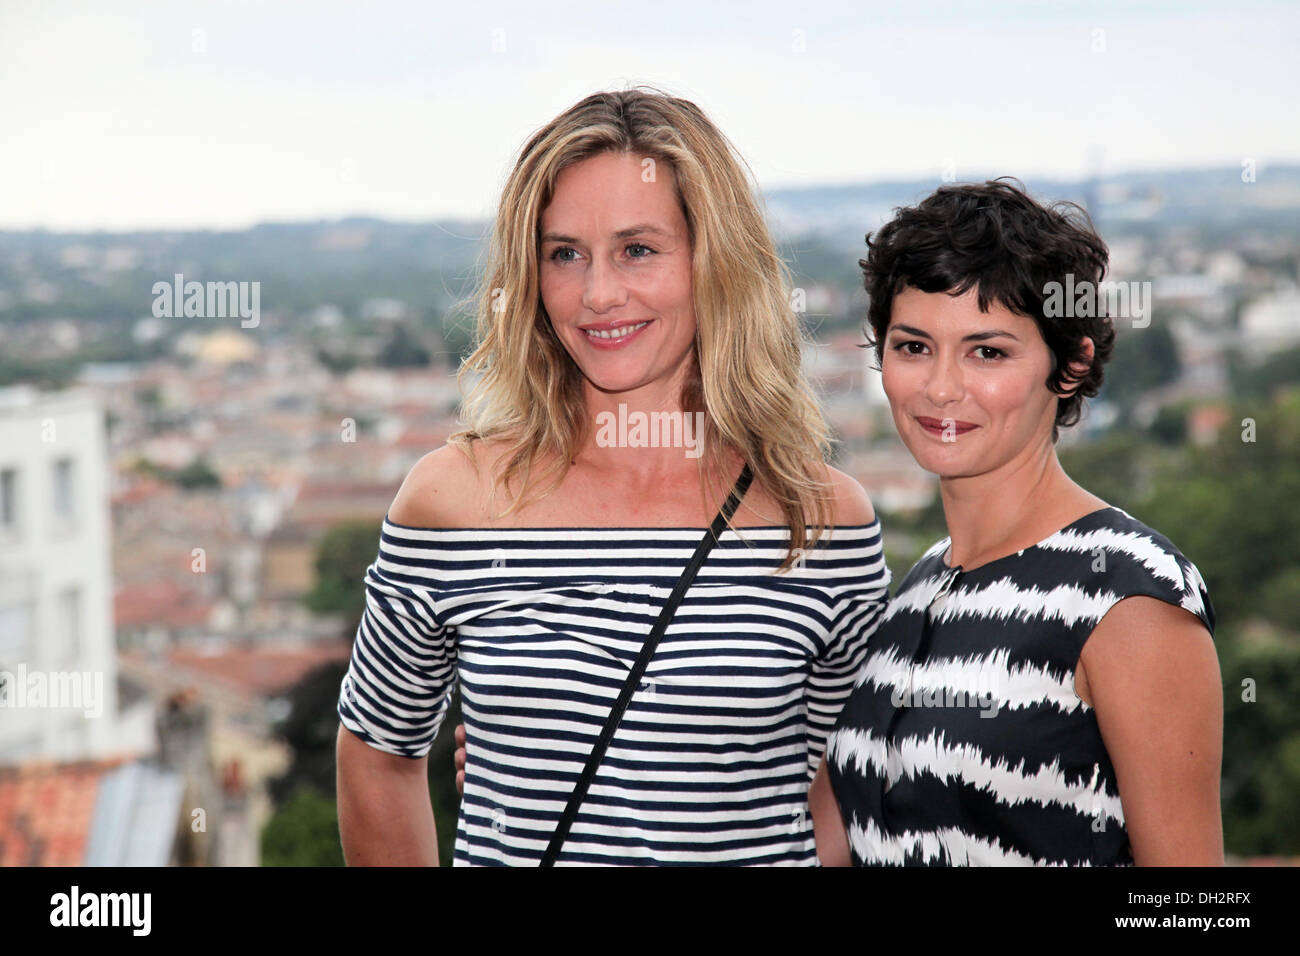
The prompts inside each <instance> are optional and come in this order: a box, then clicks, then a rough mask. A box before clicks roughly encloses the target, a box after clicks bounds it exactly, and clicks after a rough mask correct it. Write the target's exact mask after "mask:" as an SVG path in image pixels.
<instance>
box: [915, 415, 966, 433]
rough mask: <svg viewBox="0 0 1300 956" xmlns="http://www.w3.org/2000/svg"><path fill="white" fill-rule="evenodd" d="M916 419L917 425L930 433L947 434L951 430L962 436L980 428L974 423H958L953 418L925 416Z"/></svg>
mask: <svg viewBox="0 0 1300 956" xmlns="http://www.w3.org/2000/svg"><path fill="white" fill-rule="evenodd" d="M915 417H916V423H917V424H918V425H920V426H921V427H922V428H924V429H925V430H926V431H928V432H946V431H948V430H949V429H951V430H952V431H954V432H956V433H957V434H958V435H961V434H965V433H966V432H969V431H973V430H975V429H976V428H979V426H978V425H976V424H974V423H972V422H962V421H957V420H956V419H953V418H929V417H927V416H923V415H918V416H915Z"/></svg>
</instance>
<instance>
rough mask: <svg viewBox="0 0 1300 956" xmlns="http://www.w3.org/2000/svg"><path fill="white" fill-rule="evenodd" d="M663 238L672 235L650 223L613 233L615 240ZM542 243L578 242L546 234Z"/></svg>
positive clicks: (550, 233)
mask: <svg viewBox="0 0 1300 956" xmlns="http://www.w3.org/2000/svg"><path fill="white" fill-rule="evenodd" d="M644 235H652V236H663V237H664V238H665V239H671V238H672V237H673V233H671V232H669V231H668V230H667V229H663V228H661V227H660V226H656V225H655V224H654V223H651V222H642V223H638V224H637V225H635V226H628V227H627V228H626V229H620V230H619V231H618V232H616V233H614V236H613V238H615V239H628V238H630V237H632V236H644ZM541 241H542V242H578V240H577V239H575V238H574V237H573V236H562V235H560V234H559V233H557V232H548V233H544V234H543V235H542V240H541Z"/></svg>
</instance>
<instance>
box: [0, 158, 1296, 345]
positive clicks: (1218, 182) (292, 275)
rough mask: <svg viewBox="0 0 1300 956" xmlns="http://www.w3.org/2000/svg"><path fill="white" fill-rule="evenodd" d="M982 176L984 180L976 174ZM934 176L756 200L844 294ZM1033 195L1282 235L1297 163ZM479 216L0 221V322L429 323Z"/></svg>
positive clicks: (465, 259) (810, 269)
mask: <svg viewBox="0 0 1300 956" xmlns="http://www.w3.org/2000/svg"><path fill="white" fill-rule="evenodd" d="M980 178H983V177H980ZM938 185H939V182H938V181H937V180H913V181H909V182H884V183H861V184H854V185H844V186H818V187H807V188H799V189H778V190H773V191H771V192H769V193H768V194H767V195H766V197H765V201H766V204H767V209H768V214H769V218H770V220H771V222H772V224H773V228H774V232H775V233H776V234H777V235H778V237H779V239H780V242H781V245H782V253H783V255H784V256H785V257H786V259H787V260H788V261H789V262H790V263H791V264H792V267H793V268H794V270H795V273H796V276H797V277H798V280H799V281H800V282H802V283H806V284H811V283H825V284H827V285H831V286H837V287H839V288H841V289H843V290H846V291H849V290H851V289H852V288H853V287H854V286H856V285H857V283H858V277H857V266H856V260H857V258H858V255H859V254H861V253H862V252H863V251H865V250H864V247H863V236H864V234H865V233H866V232H867V231H868V230H874V229H876V228H877V227H878V226H879V225H880V224H881V223H882V222H883V221H884V220H885V218H886V217H888V216H889V215H890V214H891V211H892V209H893V208H894V207H895V206H898V205H903V204H908V203H912V202H915V201H917V200H918V199H920V198H921V197H923V196H925V195H926V194H927V193H928V192H930V191H931V190H932V189H934V188H935V187H936V186H938ZM1026 185H1027V186H1028V187H1029V189H1030V191H1031V192H1033V193H1034V194H1036V195H1038V196H1040V197H1043V198H1051V199H1071V200H1075V201H1077V202H1080V203H1083V204H1085V205H1086V206H1087V207H1088V208H1089V210H1090V211H1091V212H1092V213H1093V215H1094V218H1095V219H1096V220H1097V222H1098V224H1099V225H1100V227H1101V229H1102V232H1103V234H1104V235H1106V236H1108V237H1114V236H1118V235H1121V234H1124V233H1126V232H1129V231H1152V230H1160V229H1165V228H1169V227H1180V226H1192V227H1194V228H1196V229H1197V230H1198V231H1200V232H1202V233H1203V234H1205V235H1208V236H1211V237H1212V236H1213V235H1214V234H1216V233H1228V232H1234V231H1240V230H1242V229H1243V228H1250V229H1252V230H1257V231H1260V232H1263V233H1268V232H1270V231H1281V232H1286V233H1288V234H1294V233H1295V232H1296V231H1297V229H1298V228H1300V226H1298V224H1300V215H1297V214H1298V213H1300V166H1298V165H1292V166H1278V167H1263V168H1261V169H1260V170H1259V171H1258V173H1257V181H1256V182H1254V183H1249V184H1247V183H1243V182H1242V180H1241V170H1240V169H1238V168H1224V169H1216V170H1192V171H1166V172H1138V173H1126V174H1122V175H1115V176H1107V177H1104V178H1102V179H1100V180H1099V181H1096V182H1064V181H1056V180H1049V179H1041V180H1040V179H1034V178H1032V177H1031V178H1029V180H1028V181H1027V182H1026ZM486 231H487V224H486V223H485V222H463V221H447V222H433V223H418V224H408V223H395V222H387V221H384V220H378V219H361V218H358V219H345V220H339V221H333V222H302V223H264V224H261V225H258V226H256V227H254V228H252V229H247V230H242V231H237V232H229V231H227V232H221V231H193V232H139V233H52V232H48V231H44V230H35V231H25V232H4V231H0V322H14V321H23V320H28V319H36V318H47V317H61V316H67V317H73V318H84V319H94V320H107V321H113V322H126V321H129V320H133V319H136V318H139V317H141V316H145V315H148V314H149V310H150V305H151V303H152V296H151V294H150V289H151V287H152V285H153V283H154V282H156V281H159V280H170V279H171V277H172V276H173V275H174V274H175V273H177V272H179V273H182V274H183V275H184V276H185V279H186V280H199V281H206V280H242V281H260V282H261V283H262V307H263V309H266V310H274V311H278V312H280V313H283V314H286V315H288V316H294V315H298V314H301V313H304V312H307V311H309V310H311V309H314V308H315V307H317V306H319V305H321V304H323V303H331V304H334V305H336V306H338V307H339V308H340V309H341V310H342V311H343V313H344V314H345V315H347V316H349V317H355V316H357V315H358V314H359V313H360V311H361V308H362V304H363V303H364V302H366V301H367V300H372V299H376V298H389V299H398V300H401V301H402V302H403V303H405V305H406V307H407V309H408V313H409V314H410V315H412V316H413V317H415V318H417V319H419V320H421V321H423V322H429V323H433V324H436V323H438V322H440V321H442V320H443V319H444V317H445V316H446V314H447V311H448V310H449V309H450V307H451V306H452V304H453V303H454V302H455V301H457V300H458V299H460V298H462V297H464V296H466V295H468V294H469V292H470V291H471V289H472V287H473V283H474V281H475V279H476V277H477V268H478V264H479V261H480V256H481V253H482V251H483V239H484V237H485V235H486Z"/></svg>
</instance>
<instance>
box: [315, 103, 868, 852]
mask: <svg viewBox="0 0 1300 956" xmlns="http://www.w3.org/2000/svg"><path fill="white" fill-rule="evenodd" d="M754 195H755V194H754V189H753V187H752V185H751V182H750V180H749V178H748V177H747V176H746V173H745V172H744V166H743V163H742V162H741V161H740V160H739V158H738V157H737V156H736V154H735V152H734V150H733V148H732V147H731V146H730V144H729V143H728V141H727V140H726V138H725V137H724V136H723V135H722V134H721V133H720V132H719V131H718V130H717V129H716V128H715V127H714V125H713V124H712V123H711V122H710V121H709V120H708V118H707V117H705V116H704V114H703V113H702V112H701V111H700V110H699V109H698V108H697V107H696V106H695V105H694V104H692V103H690V102H687V101H685V100H682V99H678V98H674V97H671V96H667V95H664V94H662V93H660V92H658V91H654V90H645V89H637V90H627V91H620V92H609V93H598V94H594V95H592V96H590V97H587V98H586V99H584V100H582V101H581V102H580V103H578V104H576V105H575V106H573V107H572V108H570V109H569V110H566V111H565V112H564V113H563V114H561V115H560V116H559V117H557V118H556V119H555V120H553V121H552V122H550V123H549V124H547V125H546V126H545V127H544V128H542V129H541V130H540V131H539V132H537V133H536V134H535V135H534V136H533V137H532V138H531V139H530V140H529V141H528V142H527V144H526V145H525V146H524V148H523V150H522V152H521V154H520V156H519V158H518V161H517V163H516V164H515V167H514V169H513V172H512V173H511V175H510V177H509V180H508V182H507V184H506V186H505V189H504V191H503V194H502V196H501V202H500V207H499V211H498V214H497V218H496V221H495V225H494V227H493V234H492V240H491V246H490V262H489V264H488V267H487V269H486V271H485V275H484V283H483V287H482V290H481V293H480V295H479V306H478V337H479V341H478V347H477V349H476V350H475V352H474V353H473V354H472V355H471V356H470V358H469V359H468V360H467V361H466V363H465V365H464V367H463V368H462V370H461V374H462V376H476V377H477V381H476V384H475V385H474V387H473V389H472V390H471V391H470V392H469V395H468V397H467V400H466V403H465V416H466V419H467V423H468V425H469V427H468V428H466V429H465V430H464V431H461V432H458V433H456V434H455V435H453V436H452V437H451V439H450V440H449V442H448V444H447V445H446V446H444V447H442V448H439V449H438V450H436V451H434V452H432V453H430V454H429V455H427V456H425V458H424V459H422V460H421V461H420V462H419V463H418V464H417V465H416V466H415V467H414V468H413V469H412V471H411V473H410V474H409V475H408V476H407V478H406V480H405V482H403V484H402V487H401V489H400V490H399V491H398V494H397V497H396V499H395V500H394V502H393V504H392V507H391V508H390V510H389V513H388V515H387V517H386V519H385V521H384V525H383V534H382V537H381V539H380V542H379V554H378V558H377V560H376V561H375V562H374V564H372V565H371V567H370V568H369V569H368V571H367V575H366V582H365V583H366V589H367V608H366V613H365V616H364V619H363V621H362V623H361V625H360V627H359V629H358V632H357V637H356V642H355V646H354V651H353V656H352V662H351V666H350V669H349V672H348V674H347V676H346V678H345V679H344V681H343V686H342V688H341V692H340V696H339V708H338V710H339V717H340V720H341V723H342V726H341V727H340V731H339V739H338V767H339V769H338V797H339V822H340V830H341V833H342V838H343V845H344V851H345V854H346V856H347V859H348V862H349V863H354V864H355V863H379V864H436V863H437V862H438V859H439V848H438V846H437V842H436V837H435V831H434V821H433V819H432V814H431V810H430V804H429V794H428V789H427V784H426V767H425V761H426V755H427V753H428V750H429V747H430V745H431V743H432V741H433V739H434V736H435V735H436V734H437V732H438V730H439V726H440V724H441V722H442V718H443V715H444V714H445V711H446V707H447V704H448V701H449V698H450V695H451V692H452V690H453V688H454V686H455V685H456V684H457V682H458V681H459V685H460V688H461V692H462V699H463V708H464V715H465V729H466V735H467V750H468V754H469V766H468V771H467V774H466V777H465V780H464V797H463V800H462V804H461V811H460V819H459V822H458V827H457V836H456V847H455V857H454V860H455V863H457V864H463V865H470V864H489V865H536V864H537V863H539V862H541V861H543V858H544V856H545V855H546V854H547V851H548V847H549V846H552V845H553V841H554V843H555V844H557V845H559V849H558V856H555V855H554V854H555V853H556V851H555V850H554V849H552V850H551V856H550V860H551V861H553V862H556V863H559V864H633V865H635V864H648V865H654V864H683V865H689V864H786V865H805V866H806V865H814V864H815V863H816V852H815V848H814V844H813V834H812V829H811V825H810V822H809V821H808V820H807V807H808V803H807V795H808V787H809V782H810V780H811V777H812V774H813V771H814V770H815V769H816V767H817V766H818V764H819V763H820V761H821V756H822V753H823V750H824V745H825V737H826V734H827V731H828V730H829V728H830V726H831V725H832V724H833V722H834V720H835V718H836V716H837V714H838V711H839V707H840V704H841V703H842V701H843V700H844V698H845V696H846V695H847V694H848V693H849V691H850V689H851V688H852V685H853V679H854V677H855V675H856V673H857V670H858V667H859V664H860V663H861V661H862V659H863V655H864V652H865V647H866V642H867V638H868V636H869V635H870V634H871V632H872V629H873V628H874V625H875V621H876V620H877V618H878V616H879V615H880V612H881V610H882V608H883V606H884V602H885V600H886V598H887V593H888V571H887V570H886V567H885V563H884V560H883V554H882V551H881V541H880V529H879V524H878V522H877V520H876V517H875V514H874V512H873V510H872V507H871V504H870V502H869V500H868V498H867V496H866V494H865V492H864V491H863V489H862V488H861V486H860V485H858V484H857V482H855V481H853V480H852V479H850V478H848V477H847V476H845V475H843V474H841V473H840V472H838V471H836V470H835V469H832V468H829V467H827V466H826V465H825V463H824V461H825V455H826V453H827V451H828V447H829V442H828V437H827V434H828V429H827V426H826V423H825V421H824V419H823V417H822V413H821V410H820V408H819V405H818V402H817V400H816V398H815V396H814V394H813V393H812V391H811V390H810V388H809V385H808V383H807V382H806V381H805V379H804V376H803V374H802V372H801V367H800V347H801V343H802V337H801V331H800V327H799V325H798V320H797V317H796V316H795V315H794V314H792V312H791V309H790V307H789V301H788V276H787V274H786V271H785V269H784V266H783V264H782V262H781V261H780V259H779V257H778V256H777V254H776V251H775V248H774V245H773V242H772V239H771V237H770V235H769V233H768V230H767V227H766V225H765V223H764V220H763V217H762V214H761V212H760V210H759V208H758V206H757V204H756V202H755V198H754ZM738 475H740V476H745V477H748V476H752V484H750V485H749V486H748V490H747V491H746V490H745V486H744V483H743V482H741V483H738V484H736V485H735V486H734V487H733V482H736V480H737V477H738ZM728 489H732V491H733V495H732V498H733V501H734V500H736V499H738V500H739V507H738V508H737V509H736V510H735V512H734V515H732V516H731V517H730V519H726V518H725V516H723V515H719V516H718V519H717V520H724V521H725V525H717V527H718V528H719V529H724V528H725V529H724V530H721V533H720V534H718V535H717V536H716V539H714V540H716V544H715V545H714V547H713V550H712V551H711V552H709V553H708V555H707V557H706V558H705V560H704V563H703V565H702V566H700V568H699V571H698V576H697V577H696V578H695V579H694V583H693V584H691V585H690V586H689V588H688V589H687V590H686V591H685V595H684V597H683V598H682V599H681V603H680V605H679V606H678V607H677V610H676V613H675V616H673V617H672V619H671V623H669V624H668V626H667V628H666V630H665V631H664V632H663V635H662V639H661V641H660V643H659V644H658V646H657V648H655V650H654V652H653V655H652V656H651V657H650V659H649V664H648V665H647V666H646V669H645V671H644V675H643V678H639V679H638V678H634V679H633V680H632V681H630V682H629V681H628V680H627V679H628V676H629V672H632V673H634V674H635V673H636V672H635V670H634V669H633V668H634V662H635V661H636V659H637V657H638V652H639V651H640V650H641V649H642V646H643V644H644V643H645V642H646V641H647V636H648V635H649V634H650V633H651V631H652V629H653V626H654V625H655V622H656V620H657V619H658V617H659V614H660V611H661V609H662V608H663V606H664V604H665V602H666V601H667V600H668V597H669V594H670V592H672V591H673V590H674V586H675V583H676V582H677V581H678V579H679V575H681V574H682V571H683V569H684V567H686V566H687V564H688V563H689V562H690V560H691V558H692V553H693V552H694V551H695V549H696V546H697V544H699V543H700V542H701V537H702V535H704V534H705V533H706V531H707V529H709V527H710V525H711V524H712V523H714V522H715V513H717V512H718V510H719V505H720V504H722V502H723V500H724V498H725V497H727V492H728ZM625 682H626V683H627V686H628V687H629V689H630V692H631V697H630V699H628V701H627V709H626V712H625V714H624V715H623V717H622V719H621V722H618V723H617V725H616V729H615V730H614V731H613V732H612V736H610V737H609V738H608V739H607V744H608V749H607V750H605V751H604V753H603V756H599V757H598V758H597V761H596V763H597V765H596V767H595V770H594V775H593V776H591V777H589V778H588V780H587V781H586V782H587V783H588V784H589V785H588V786H587V787H586V790H585V793H582V792H581V791H579V792H580V794H581V796H580V800H579V801H578V802H577V803H576V815H573V814H574V811H573V810H572V809H571V810H570V815H569V818H568V820H567V821H566V825H567V824H571V826H568V828H567V833H566V832H565V828H564V827H562V826H561V824H560V821H561V818H562V816H563V815H564V814H565V809H566V806H571V798H573V796H574V793H575V787H578V786H579V784H578V781H579V780H580V778H581V777H582V773H583V770H584V767H585V766H587V764H588V763H589V762H590V761H592V759H593V752H595V753H596V754H599V753H600V751H599V749H598V748H597V746H596V745H597V739H598V737H599V736H600V734H601V731H602V728H604V727H606V723H607V720H608V719H609V714H610V713H611V710H612V709H614V708H615V704H616V698H618V696H619V693H620V689H621V688H622V687H623V686H624V684H625ZM557 830H559V831H560V833H561V834H562V835H561V836H560V837H559V838H558V839H557V836H556V835H557ZM561 840H562V843H560V841H561Z"/></svg>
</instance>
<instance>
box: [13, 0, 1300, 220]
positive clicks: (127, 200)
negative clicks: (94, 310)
mask: <svg viewBox="0 0 1300 956" xmlns="http://www.w3.org/2000/svg"><path fill="white" fill-rule="evenodd" d="M1298 40H1300V4H1296V3H1294V2H1252V0H1235V2H1218V3H1207V2H1200V0H1179V2H1152V3H1145V4H1141V3H1119V2H1087V3H1085V2H1078V3H1070V2H1065V3H1037V2H1022V0H1006V2H987V3H957V2H938V3H923V2H918V3H901V2H897V0H894V2H883V3H876V2H864V0H845V2H817V0H807V2H804V0H800V2H779V3H775V2H745V3H712V2H702V0H689V2H678V0H644V2H636V3H626V4H583V3H537V2H530V3H505V2H495V0H474V2H463V3H447V2H445V0H436V2H432V3H430V2H422V3H416V2H401V0H389V2H373V3H350V4H348V3H336V2H328V0H324V2H323V0H310V2H307V0H303V2H288V0H282V2H276V0H252V2H244V0H221V2H215V3H198V2H153V3H146V2H132V0H123V2H113V0H101V2H71V3H59V2H56V0H0V229H14V228H33V227H42V228H49V229H56V230H73V229H112V230H119V229H131V228H153V227H159V228H193V227H219V228H228V227H242V226H246V225H250V224H252V223H255V222H259V221H264V220H292V219H321V218H335V217H340V216H347V215H375V216H382V217H386V218H392V219H403V220H419V219H429V218H438V217H461V216H465V217H477V216H485V215H489V214H490V212H491V210H492V207H493V204H494V201H495V199H496V196H497V194H498V191H499V189H500V186H501V183H502V180H503V178H504V176H505V174H506V171H507V169H508V168H509V165H510V163H511V162H512V161H513V159H514V157H515V155H516V153H517V151H518V149H519V147H520V145H521V144H522V142H523V140H524V139H525V138H526V137H527V136H528V134H529V133H530V132H531V131H533V130H534V129H536V128H537V127H538V126H540V125H542V124H544V123H545V122H546V121H548V120H549V119H551V118H552V117H553V116H554V115H555V114H557V113H558V112H560V111H562V110H563V109H565V108H566V107H568V106H570V105H572V104H573V103H574V102H576V101H577V100H578V99H580V98H582V97H583V96H585V95H586V94H588V93H590V92H592V91H594V90H598V89H610V88H618V87H622V86H627V85H630V84H637V83H649V84H653V85H656V86H659V87H661V88H663V89H665V90H667V91H668V92H671V93H674V94H676V95H680V96H685V97H687V98H689V99H692V100H694V101H695V102H696V103H698V104H699V105H700V106H701V107H702V108H703V109H704V110H705V111H706V112H707V113H709V115H710V116H711V117H712V118H713V119H714V121H715V122H716V123H717V124H718V125H719V126H720V127H721V128H722V130H723V131H724V132H725V133H726V134H727V135H728V136H729V137H730V138H731V139H732V141H733V142H734V143H735V144H736V146H737V147H738V148H739V150H740V152H741V153H742V155H743V156H744V157H745V158H746V159H747V160H748V162H749V164H750V166H751V168H752V169H753V170H754V173H755V175H756V176H757V178H758V180H759V183H760V184H761V185H762V187H763V188H765V189H770V188H774V187H780V186H790V185H801V184H813V183H844V182H856V181H862V180H871V179H881V178H907V179H915V178H923V177H926V176H931V175H932V176H934V177H935V178H936V180H938V178H939V177H940V175H941V172H942V170H943V169H944V167H945V165H947V164H951V165H952V168H953V169H954V170H955V172H956V175H957V176H958V178H967V177H968V176H969V175H975V174H982V173H992V174H1000V173H1010V174H1014V175H1020V176H1032V175H1044V174H1051V175H1065V176H1077V175H1082V174H1084V173H1085V172H1087V171H1088V170H1089V169H1090V168H1092V167H1093V166H1099V167H1100V168H1102V169H1104V170H1114V171H1118V170H1131V169H1139V168H1153V167H1174V168H1185V167H1204V166H1210V165H1232V166H1239V165H1240V164H1241V162H1242V161H1243V159H1246V158H1250V159H1254V160H1255V161H1256V163H1257V164H1258V165H1259V166H1260V167H1261V168H1266V167H1267V165H1268V164H1269V163H1278V162H1288V161H1289V162H1295V161H1300V122H1297V115H1298V114H1300V109H1298V108H1297V107H1298V106H1300V93H1298V92H1297V90H1298V88H1300V65H1298V64H1300V58H1297V57H1296V55H1295V48H1296V45H1297V41H1298Z"/></svg>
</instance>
